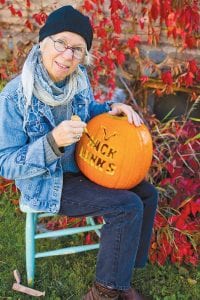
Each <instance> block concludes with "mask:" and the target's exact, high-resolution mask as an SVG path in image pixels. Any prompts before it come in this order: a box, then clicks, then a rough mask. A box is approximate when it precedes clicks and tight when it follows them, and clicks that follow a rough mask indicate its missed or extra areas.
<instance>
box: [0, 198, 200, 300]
mask: <svg viewBox="0 0 200 300" xmlns="http://www.w3.org/2000/svg"><path fill="white" fill-rule="evenodd" d="M12 197H13V196H12V194H11V193H9V192H8V193H7V194H5V193H4V194H2V195H1V196H0V300H2V299H3V300H4V299H14V300H15V299H16V300H19V299H20V300H21V299H35V298H33V297H30V296H27V295H24V294H21V293H18V292H15V291H13V290H12V284H13V282H14V277H13V270H14V269H18V270H19V272H20V274H21V276H22V284H23V285H26V272H25V248H24V227H25V215H24V214H23V213H20V212H19V210H18V208H16V206H14V205H13V204H12V203H11V201H10V199H12ZM65 243H66V237H65V238H61V239H53V240H50V241H49V240H43V241H40V242H39V244H40V246H39V247H40V249H41V248H59V247H63V246H64V244H65ZM70 243H74V240H73V239H72V240H71V241H70ZM96 255H97V251H96V250H94V251H91V252H86V253H79V254H73V255H66V256H58V257H51V258H50V257H49V258H42V259H38V260H37V263H36V278H35V288H36V289H38V290H40V291H45V292H46V296H45V297H44V298H45V299H49V300H60V299H65V300H68V299H70V300H80V299H81V296H82V295H83V294H84V293H85V292H86V291H87V290H88V287H89V286H90V285H91V283H92V281H93V277H94V274H95V261H96ZM199 283H200V268H192V267H189V266H181V267H178V266H174V265H171V264H167V265H165V266H163V267H160V266H156V265H154V266H153V265H151V264H148V265H147V266H146V267H145V268H144V269H138V270H135V272H134V275H133V284H134V286H135V287H136V288H137V289H138V290H139V291H141V292H143V293H144V294H145V295H147V296H149V297H150V299H155V300H198V299H200V284H199Z"/></svg>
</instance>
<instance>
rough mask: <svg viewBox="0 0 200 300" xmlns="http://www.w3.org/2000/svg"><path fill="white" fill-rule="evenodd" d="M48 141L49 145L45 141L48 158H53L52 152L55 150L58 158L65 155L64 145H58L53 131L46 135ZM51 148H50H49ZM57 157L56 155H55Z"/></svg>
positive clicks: (54, 152)
mask: <svg viewBox="0 0 200 300" xmlns="http://www.w3.org/2000/svg"><path fill="white" fill-rule="evenodd" d="M46 142H47V145H46V143H45V150H46V151H45V152H46V154H47V157H48V158H49V159H48V158H47V160H51V161H52V159H53V157H52V152H53V154H54V155H53V156H56V158H58V157H60V156H62V155H63V153H64V147H60V148H59V147H58V146H57V144H56V142H55V140H54V137H53V135H52V133H51V131H50V132H49V133H48V134H47V135H46ZM49 148H50V149H49ZM54 159H55V157H54Z"/></svg>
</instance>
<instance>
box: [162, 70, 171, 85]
mask: <svg viewBox="0 0 200 300" xmlns="http://www.w3.org/2000/svg"><path fill="white" fill-rule="evenodd" d="M161 78H162V81H163V82H164V83H165V84H168V85H172V83H173V78H172V74H171V71H166V72H163V73H162V75H161Z"/></svg>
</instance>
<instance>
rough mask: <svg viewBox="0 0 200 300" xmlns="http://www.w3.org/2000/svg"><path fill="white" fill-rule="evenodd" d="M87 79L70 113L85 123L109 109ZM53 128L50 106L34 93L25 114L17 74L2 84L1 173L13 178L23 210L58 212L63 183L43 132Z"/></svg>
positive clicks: (61, 173)
mask: <svg viewBox="0 0 200 300" xmlns="http://www.w3.org/2000/svg"><path fill="white" fill-rule="evenodd" d="M85 74H86V72H85ZM86 76H87V74H86ZM87 82H88V87H87V89H85V90H83V91H82V92H81V93H80V94H77V95H75V97H74V99H73V113H74V114H77V115H79V116H80V117H81V120H82V121H85V122H87V121H88V120H90V119H91V118H92V117H94V116H95V115H98V114H100V113H103V112H106V111H109V110H110V107H109V105H108V103H107V102H105V103H103V104H100V103H97V102H96V101H95V100H94V97H93V94H92V91H91V87H90V83H89V80H88V78H87ZM25 116H27V117H25ZM54 127H55V122H54V118H53V115H52V112H51V109H50V107H49V106H48V105H45V104H44V103H42V102H41V101H39V100H38V99H37V98H35V97H34V96H33V99H32V105H31V106H29V107H28V113H27V114H25V99H24V96H23V92H22V84H21V76H20V75H19V76H17V77H16V78H15V79H13V80H12V81H10V82H9V83H8V84H7V85H6V86H5V88H4V89H3V91H2V92H1V93H0V176H3V177H5V178H7V179H14V180H15V183H16V186H17V187H18V188H19V190H20V191H21V197H20V208H21V210H22V211H24V212H28V211H33V212H39V211H43V212H52V213H57V212H58V211H59V208H60V199H61V193H62V185H63V170H62V165H61V157H58V156H56V154H55V153H54V152H53V150H52V149H51V148H49V153H48V155H47V154H46V153H45V149H44V140H45V139H46V134H47V133H48V132H49V131H51V130H52V129H53V128H54ZM47 156H48V158H47Z"/></svg>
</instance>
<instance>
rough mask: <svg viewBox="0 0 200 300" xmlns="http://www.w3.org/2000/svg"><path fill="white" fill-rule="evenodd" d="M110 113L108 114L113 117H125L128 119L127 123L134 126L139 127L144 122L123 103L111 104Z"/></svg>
mask: <svg viewBox="0 0 200 300" xmlns="http://www.w3.org/2000/svg"><path fill="white" fill-rule="evenodd" d="M111 109H112V110H111V111H109V114H111V115H113V116H118V115H121V114H123V115H126V116H127V118H128V122H129V123H131V124H134V125H135V126H140V125H141V124H143V123H144V121H143V120H142V119H141V118H140V116H139V115H138V114H137V113H136V112H135V111H134V110H133V109H132V107H131V106H130V105H127V104H124V103H113V104H112V105H111Z"/></svg>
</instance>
